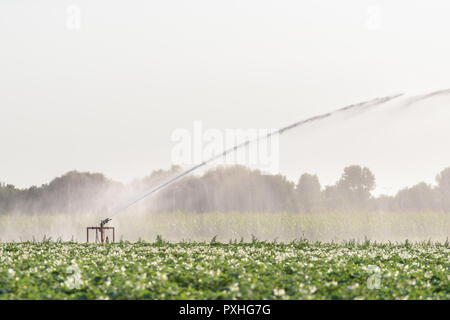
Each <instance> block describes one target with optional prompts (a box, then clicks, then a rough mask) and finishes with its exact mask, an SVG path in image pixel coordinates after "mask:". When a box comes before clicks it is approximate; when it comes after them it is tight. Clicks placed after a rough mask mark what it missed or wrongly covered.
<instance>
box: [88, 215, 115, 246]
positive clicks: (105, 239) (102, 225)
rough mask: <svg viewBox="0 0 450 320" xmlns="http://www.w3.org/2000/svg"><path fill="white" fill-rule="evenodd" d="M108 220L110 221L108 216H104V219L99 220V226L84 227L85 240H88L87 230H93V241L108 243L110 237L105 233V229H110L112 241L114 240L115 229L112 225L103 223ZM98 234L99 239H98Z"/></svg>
mask: <svg viewBox="0 0 450 320" xmlns="http://www.w3.org/2000/svg"><path fill="white" fill-rule="evenodd" d="M109 221H111V219H110V218H106V219H105V220H102V221H100V226H99V227H87V228H86V242H89V230H94V231H95V243H98V242H100V243H104V242H106V243H108V242H110V239H109V237H108V235H107V234H106V230H112V242H114V241H115V240H116V230H115V229H114V227H105V224H107V223H108V222H109ZM99 234H100V239H99Z"/></svg>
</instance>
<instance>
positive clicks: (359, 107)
mask: <svg viewBox="0 0 450 320" xmlns="http://www.w3.org/2000/svg"><path fill="white" fill-rule="evenodd" d="M402 95H403V94H396V95H393V96H388V97H383V98H376V99H373V100H370V101H366V102H361V103H358V104H353V105H350V106H346V107H343V108H340V109H336V110H334V111H331V112H327V113H324V114H320V115H317V116H314V117H310V118H307V119H304V120H301V121H298V122H295V123H293V124H290V125H288V126H286V127H283V128H281V129H278V130H275V131H273V132H270V133H268V134H267V135H264V136H260V137H257V138H255V139H251V140H250V139H249V140H247V141H245V142H242V143H240V144H238V145H236V146H234V147H232V148H229V149H226V150H225V151H223V152H222V153H220V154H218V155H215V156H213V157H211V158H209V159H207V160H205V161H203V162H202V163H200V164H197V165H195V166H193V167H192V168H190V169H188V170H186V171H184V172H182V173H180V174H178V175H177V176H175V177H173V178H171V179H169V180H167V181H166V182H164V183H161V184H160V185H158V186H156V187H154V188H152V189H151V190H149V191H147V192H146V193H145V194H143V195H141V196H140V197H139V198H137V199H136V200H133V201H132V202H131V203H129V204H127V205H126V206H124V207H123V208H121V209H119V210H117V211H116V212H115V213H114V214H113V215H111V218H112V217H114V216H115V215H117V214H119V213H120V212H123V211H125V210H127V209H128V208H130V207H131V206H133V205H134V204H136V203H137V202H139V201H141V200H143V199H144V198H147V197H148V196H150V195H151V194H153V193H155V192H157V191H159V190H161V189H163V188H165V187H167V186H168V185H170V184H172V183H174V182H175V181H177V180H179V179H180V178H182V177H184V176H186V175H188V174H189V173H191V172H193V171H195V170H197V169H198V168H201V167H203V166H205V165H207V164H208V163H210V162H212V161H214V160H217V159H219V158H221V157H224V156H226V155H227V154H229V153H231V152H234V151H236V150H237V149H240V148H242V147H245V146H247V145H249V144H250V143H255V142H258V141H260V140H264V139H268V138H270V137H271V136H273V135H276V134H280V135H281V134H283V133H284V132H286V131H289V130H291V129H294V128H297V127H301V126H303V125H306V124H308V123H311V122H316V121H320V120H323V119H325V118H329V117H331V116H333V115H335V114H337V113H342V112H348V111H352V110H355V111H356V110H358V111H365V110H367V109H369V108H372V107H375V106H378V105H381V104H383V103H385V102H388V101H390V100H393V99H395V98H398V97H400V96H402ZM111 218H108V219H105V220H103V221H104V222H105V223H107V222H108V221H110V220H111Z"/></svg>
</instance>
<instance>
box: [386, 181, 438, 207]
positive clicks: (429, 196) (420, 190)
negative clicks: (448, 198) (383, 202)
mask: <svg viewBox="0 0 450 320" xmlns="http://www.w3.org/2000/svg"><path fill="white" fill-rule="evenodd" d="M436 200H437V199H436V197H435V192H434V190H433V189H432V188H431V186H430V185H428V184H426V183H424V182H421V183H419V184H416V185H415V186H413V187H411V188H405V189H403V190H400V191H399V192H398V193H397V195H396V196H395V198H394V203H395V208H396V209H397V210H400V211H420V212H424V211H434V210H436V208H437V203H436Z"/></svg>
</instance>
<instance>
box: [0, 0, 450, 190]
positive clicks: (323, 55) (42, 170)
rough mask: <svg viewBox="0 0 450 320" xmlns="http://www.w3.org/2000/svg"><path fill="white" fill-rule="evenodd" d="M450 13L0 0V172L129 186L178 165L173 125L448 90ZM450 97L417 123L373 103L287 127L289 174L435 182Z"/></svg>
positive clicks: (415, 7)
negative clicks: (95, 178)
mask: <svg viewBox="0 0 450 320" xmlns="http://www.w3.org/2000/svg"><path fill="white" fill-rule="evenodd" d="M449 9H450V3H449V2H448V1H445V0H439V1H438V0H431V1H411V0H409V1H406V0H398V1H365V0H347V1H345V0H344V1H331V0H329V1H324V0H316V1H287V0H277V1H262V0H247V1H246V0H242V1H236V0H235V1H233V0H230V1H215V0H214V1H213V0H190V1H181V0H168V1H138V0H134V1H126V2H125V1H112V0H109V1H106V0H97V1H81V0H79V1H76V0H72V1H57V0H52V1H50V0H42V1H39V3H37V2H36V1H32V0H27V1H26V0H3V1H1V2H0V40H1V44H0V181H2V182H5V183H10V184H14V185H16V186H19V187H28V186H31V185H41V184H43V183H47V182H49V181H50V180H52V179H53V178H55V177H56V176H60V175H62V174H64V173H66V172H67V171H70V170H79V171H91V172H102V173H104V174H105V175H106V176H108V177H110V178H112V179H115V180H118V181H122V182H129V181H132V180H133V179H135V178H139V177H143V176H145V175H148V174H150V173H151V171H153V170H156V169H160V168H163V169H168V168H170V166H171V165H172V163H173V161H172V156H171V151H172V149H173V147H174V141H172V139H171V137H172V134H173V132H174V131H175V130H177V129H180V128H184V129H187V130H192V128H193V123H194V121H201V123H202V124H203V126H204V127H208V128H216V129H219V130H225V129H227V128H234V129H239V128H243V129H246V128H279V127H282V126H284V125H287V124H289V123H291V122H295V121H297V120H300V119H303V118H306V117H310V116H314V115H316V114H320V113H323V112H327V111H330V110H334V109H336V108H339V107H343V106H346V105H349V104H353V103H357V102H360V101H366V100H370V99H372V98H375V97H381V96H387V95H391V94H395V93H406V94H410V95H415V94H422V93H427V92H432V91H435V90H440V89H446V88H450V81H449V80H450V79H449V77H450V76H449V75H450V63H449V61H448V57H449V56H450V42H449V41H448V40H447V38H448V34H449V32H450V19H448V12H449ZM449 101H450V100H449V99H446V98H440V99H437V100H436V99H434V100H432V101H431V102H430V105H428V104H426V103H421V104H420V108H421V109H420V110H417V109H415V111H414V112H413V115H411V119H412V120H411V122H409V121H407V120H408V119H409V118H408V117H409V114H408V113H405V114H404V116H401V117H398V122H395V121H394V120H392V121H394V122H392V121H391V122H389V123H388V124H386V121H385V118H382V117H381V116H377V117H375V118H374V119H372V118H371V117H370V114H368V115H367V116H364V117H362V118H361V119H364V122H363V123H360V122H357V121H355V120H351V121H344V122H342V123H341V124H339V125H335V126H334V127H333V128H334V129H333V131H330V129H329V127H322V128H323V129H320V128H321V127H320V126H317V127H315V128H314V130H311V131H309V133H308V132H306V131H307V130H300V131H298V132H295V133H293V134H292V135H291V136H289V135H288V134H286V136H283V137H282V138H281V139H282V140H281V141H280V148H281V149H280V173H282V174H284V175H286V176H288V178H289V179H291V180H296V179H298V177H299V176H300V174H301V173H304V172H311V173H316V174H317V175H318V176H319V178H320V180H321V182H322V183H323V184H332V183H334V182H335V181H336V180H337V179H338V178H339V175H340V174H341V172H342V169H343V166H345V165H347V164H348V165H350V164H354V163H356V164H361V165H367V166H369V167H370V168H371V169H373V171H374V173H375V175H376V176H377V178H378V180H377V187H378V189H377V192H379V193H380V192H384V191H383V190H386V192H390V193H392V192H393V190H398V189H399V188H401V187H402V186H407V185H412V184H414V183H416V182H419V181H427V182H430V183H431V182H433V180H434V177H435V175H436V174H437V173H438V172H439V171H440V170H442V169H444V167H446V166H450V153H449V152H447V151H446V150H445V149H446V148H445V147H444V146H442V145H440V144H439V145H438V144H437V143H438V142H439V143H441V142H442V141H444V140H442V139H443V138H445V136H450V131H448V130H447V131H446V129H445V123H448V122H446V120H447V119H448V120H450V118H448V116H449V114H448V112H447V111H446V106H448V104H449ZM430 108H433V112H432V113H431V115H429V116H428V117H427V118H426V119H427V121H426V122H425V123H422V122H421V120H422V119H424V118H423V115H424V113H423V112H425V111H424V110H430ZM446 117H447V118H446ZM375 119H378V122H377V121H376V120H375ZM380 119H384V120H380ZM390 119H391V118H390ZM392 119H394V118H392ZM380 121H381V122H380ZM435 121H436V122H438V123H439V125H438V126H437V129H436V130H435V131H433V130H434V129H435V127H436V126H435V124H434V122H435ZM380 123H382V124H383V125H387V126H388V127H386V130H387V131H386V130H381V129H380ZM397 123H401V124H402V126H403V128H405V129H404V130H402V133H403V134H398V135H396V140H395V139H394V141H396V144H394V143H393V142H392V141H391V140H392V139H391V137H392V135H389V134H386V132H391V133H392V130H393V129H392V128H396V126H397ZM425 125H426V127H425V131H420V130H419V131H418V130H417V128H419V127H420V128H422V129H423V126H425ZM368 128H371V129H370V130H372V131H371V132H376V135H371V134H368V132H369V131H370V130H369V129H368ZM381 128H384V127H383V126H381ZM389 128H390V129H389ZM350 129H352V130H350ZM375 129H376V130H375ZM422 129H421V130H422ZM354 130H359V131H358V132H355V131H354ZM373 130H375V131H373ZM377 130H378V131H377ZM389 130H391V131H389ZM430 130H431V131H432V132H430ZM406 132H409V133H410V134H409V135H408V134H404V133H406ZM312 133H315V134H312ZM325 133H326V134H325ZM363 133H364V134H363ZM414 134H415V135H416V136H414ZM327 135H328V136H327ZM355 136H357V137H366V138H367V139H366V140H365V141H366V142H364V143H362V142H359V143H354V144H353V142H351V138H352V137H355ZM427 137H430V139H427ZM349 139H350V140H349ZM418 141H420V142H421V144H420V145H418V144H417V143H418ZM436 141H437V142H436ZM349 142H351V143H349ZM369 143H370V146H371V148H370V150H371V152H368V149H367V146H368V145H369ZM433 143H436V148H434V149H433V148H431V149H430V145H433ZM400 145H401V146H403V147H404V146H405V145H407V146H409V147H407V148H406V147H405V152H402V151H401V150H402V149H401V147H400ZM283 146H284V149H283ZM421 146H423V150H422V149H421V148H422V147H421ZM324 150H325V151H326V152H325V151H324ZM430 152H433V153H430ZM381 154H383V155H386V156H385V157H381V156H380V155H381ZM337 155H338V156H337ZM369 155H370V156H371V157H370V158H369ZM389 155H392V156H389ZM336 158H338V159H339V161H336ZM407 159H410V160H411V161H407ZM406 161H407V162H408V163H406ZM389 190H390V191H389Z"/></svg>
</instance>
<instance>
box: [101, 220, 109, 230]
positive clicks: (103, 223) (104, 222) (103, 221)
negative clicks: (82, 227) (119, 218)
mask: <svg viewBox="0 0 450 320" xmlns="http://www.w3.org/2000/svg"><path fill="white" fill-rule="evenodd" d="M110 221H111V219H110V218H106V219H105V220H101V221H100V227H101V228H103V226H104V225H105V224H107V223H108V222H110Z"/></svg>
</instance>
